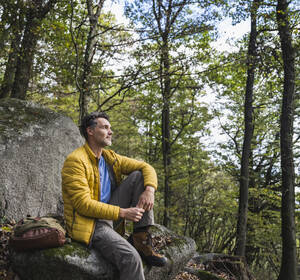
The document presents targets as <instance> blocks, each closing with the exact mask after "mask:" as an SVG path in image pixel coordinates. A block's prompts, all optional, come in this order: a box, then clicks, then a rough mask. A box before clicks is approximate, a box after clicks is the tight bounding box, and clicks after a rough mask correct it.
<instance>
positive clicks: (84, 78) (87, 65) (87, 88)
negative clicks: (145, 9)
mask: <svg viewBox="0 0 300 280" xmlns="http://www.w3.org/2000/svg"><path fill="white" fill-rule="evenodd" d="M104 1H105V0H100V1H99V2H98V3H97V4H96V6H95V7H94V4H93V1H92V0H86V6H87V11H88V19H89V32H88V36H87V41H86V46H85V52H84V62H83V69H82V75H81V77H80V84H78V83H77V88H78V90H79V92H80V94H79V123H81V120H82V119H83V118H84V117H85V115H86V114H87V113H88V105H89V98H90V96H91V83H90V80H91V77H90V76H91V73H92V71H91V66H92V64H93V57H94V55H95V46H96V43H97V32H98V29H97V25H98V22H99V17H100V13H101V10H102V8H103V4H104ZM94 10H95V11H94Z"/></svg>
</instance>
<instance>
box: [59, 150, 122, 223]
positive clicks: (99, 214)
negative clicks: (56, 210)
mask: <svg viewBox="0 0 300 280" xmlns="http://www.w3.org/2000/svg"><path fill="white" fill-rule="evenodd" d="M88 169H90V170H88ZM96 184H98V183H97V182H95V174H94V171H93V167H92V166H89V165H86V164H84V161H82V159H78V158H76V157H72V156H71V157H68V158H67V159H66V161H65V163H64V166H63V169H62V188H63V193H64V195H65V196H66V197H67V200H68V201H69V202H70V203H71V205H72V207H73V208H74V209H75V210H76V211H77V212H78V213H79V214H80V215H83V216H87V217H93V218H100V219H109V220H117V219H118V216H119V210H120V208H119V207H118V206H113V205H109V204H106V203H102V202H99V201H98V200H97V196H98V193H97V191H96V189H97V187H96ZM97 186H98V185H97Z"/></svg>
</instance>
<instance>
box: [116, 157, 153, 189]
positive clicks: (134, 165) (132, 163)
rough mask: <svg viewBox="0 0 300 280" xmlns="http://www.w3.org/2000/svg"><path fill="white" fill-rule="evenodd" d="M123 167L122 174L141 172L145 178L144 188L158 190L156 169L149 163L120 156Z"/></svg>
mask: <svg viewBox="0 0 300 280" xmlns="http://www.w3.org/2000/svg"><path fill="white" fill-rule="evenodd" d="M118 157H119V160H120V166H121V173H122V174H125V175H128V174H130V173H131V172H133V171H136V170H141V171H142V173H143V177H144V186H145V187H146V186H151V187H154V188H155V189H157V175H156V172H155V169H154V168H153V167H152V166H151V165H150V164H148V163H146V162H144V161H140V160H135V159H132V158H128V157H125V156H120V155H118Z"/></svg>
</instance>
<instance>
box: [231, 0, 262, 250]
mask: <svg viewBox="0 0 300 280" xmlns="http://www.w3.org/2000/svg"><path fill="white" fill-rule="evenodd" d="M259 2H260V0H254V1H253V3H252V7H251V31H250V39H249V45H248V62H247V67H248V70H247V83H246V93H245V104H244V118H245V130H244V131H245V135H244V142H243V151H242V160H241V174H240V196H239V212H238V222H237V245H236V249H235V254H236V255H239V256H245V248H246V237H247V212H248V188H249V158H250V154H251V140H252V136H253V120H252V118H253V117H252V113H253V107H252V103H253V86H254V76H255V67H256V66H255V64H256V37H257V30H256V17H257V10H258V7H259Z"/></svg>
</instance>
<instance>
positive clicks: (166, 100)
mask: <svg viewBox="0 0 300 280" xmlns="http://www.w3.org/2000/svg"><path fill="white" fill-rule="evenodd" d="M161 60H162V81H163V88H162V94H163V111H162V152H163V167H164V219H163V225H164V226H165V227H169V226H170V213H169V208H170V197H171V190H170V182H169V181H170V164H171V139H170V96H171V80H170V58H169V48H168V42H167V38H166V37H165V38H164V43H163V46H162V56H161Z"/></svg>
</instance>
